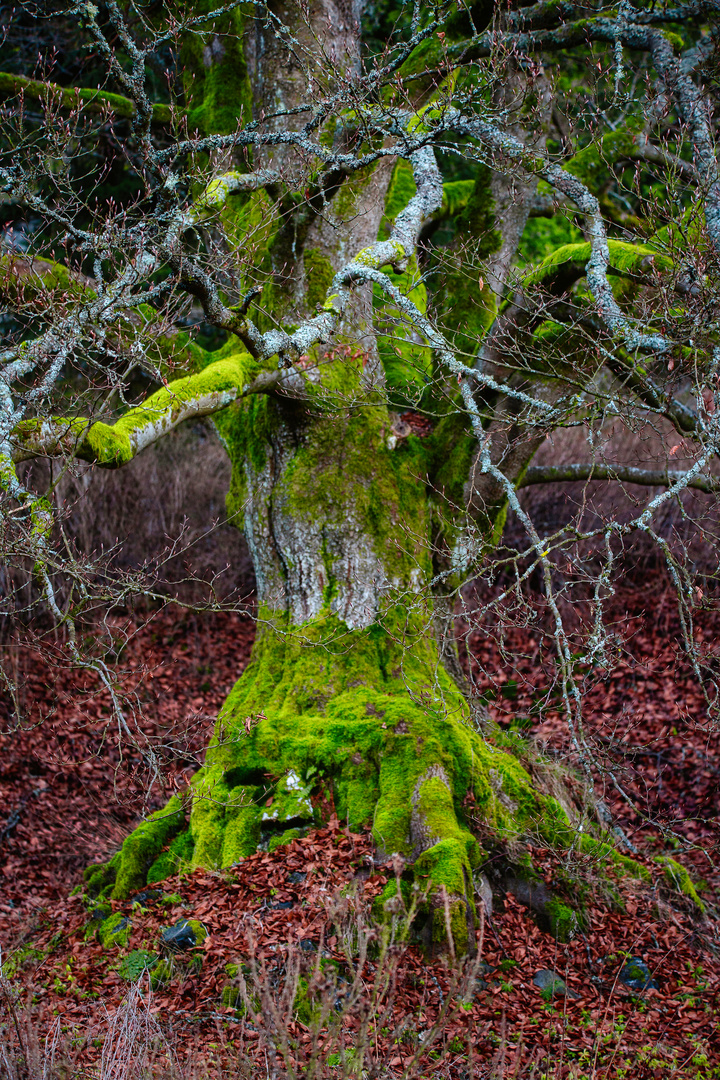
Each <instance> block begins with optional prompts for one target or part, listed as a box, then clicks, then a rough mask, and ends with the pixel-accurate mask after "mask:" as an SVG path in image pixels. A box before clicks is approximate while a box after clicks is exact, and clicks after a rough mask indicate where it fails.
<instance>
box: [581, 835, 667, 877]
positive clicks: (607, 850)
mask: <svg viewBox="0 0 720 1080" xmlns="http://www.w3.org/2000/svg"><path fill="white" fill-rule="evenodd" d="M578 848H579V850H580V851H581V852H583V854H585V855H590V856H591V857H592V858H593V860H594V861H595V862H596V863H598V865H600V866H603V865H604V866H607V867H608V868H609V867H612V868H614V869H615V870H616V871H619V872H620V874H623V875H626V876H628V877H634V878H637V879H638V880H640V881H650V880H651V875H650V871H649V870H648V868H647V867H646V866H643V864H642V863H640V862H637V860H636V859H631V858H629V857H628V856H627V855H621V854H620V852H619V851H618V850H617V849H616V848H615V847H614V846H613V845H612V844H609V843H607V842H603V841H601V840H597V839H596V838H595V837H593V836H589V835H588V834H587V833H583V834H582V835H581V836H580V838H579V840H578Z"/></svg>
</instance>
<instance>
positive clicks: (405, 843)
mask: <svg viewBox="0 0 720 1080" xmlns="http://www.w3.org/2000/svg"><path fill="white" fill-rule="evenodd" d="M330 370H332V371H333V374H334V376H335V378H336V373H335V369H334V368H331V369H330ZM341 370H342V375H343V382H344V384H345V386H344V391H345V395H350V391H351V389H353V388H354V391H355V393H354V395H352V396H353V399H354V402H355V406H354V407H353V408H352V409H350V408H345V407H342V406H338V407H337V409H336V410H335V411H331V412H328V411H327V408H326V407H325V408H321V407H320V406H319V405H318V406H317V408H316V407H315V403H313V402H312V401H305V402H303V403H302V404H298V403H295V402H273V401H271V400H270V399H267V398H262V399H258V398H255V399H252V401H251V403H250V404H248V403H245V402H243V403H238V404H237V405H235V406H232V407H231V408H230V409H228V410H226V412H225V413H224V414H223V415H222V417H221V418H220V419H219V421H218V426H219V429H220V432H221V435H222V436H223V438H224V440H225V443H226V445H227V447H228V449H229V452H230V455H231V457H232V459H233V466H234V472H233V491H232V496H231V498H232V504H233V505H234V506H236V507H237V512H238V515H240V514H242V515H243V525H244V529H245V532H246V535H247V537H248V541H249V544H250V550H251V552H252V555H253V559H254V563H255V568H256V573H257V582H258V594H259V595H258V600H259V625H258V636H257V641H256V643H255V646H254V650H253V654H252V659H251V662H250V664H249V666H248V668H247V670H246V671H245V673H244V674H243V676H242V677H241V679H240V680H239V682H238V683H237V685H236V686H235V687H234V689H233V690H232V692H231V694H230V696H229V698H228V700H227V703H226V705H225V707H224V708H223V710H222V712H221V714H220V717H219V719H218V724H217V727H216V731H215V735H214V737H213V740H212V743H211V746H210V747H209V749H208V752H207V758H206V764H205V767H204V768H203V769H202V770H201V771H200V772H199V773H198V774H197V775H196V776H195V778H194V779H193V781H192V785H191V796H190V798H189V800H188V802H187V804H186V811H187V812H188V820H187V823H186V824H185V823H184V818H182V817H181V814H180V813H179V812H178V813H177V820H176V826H175V827H178V826H181V827H182V829H183V831H182V833H181V834H180V835H179V837H178V839H177V840H176V841H174V843H173V847H174V852H173V851H171V852H170V853H169V854H159V852H158V854H159V858H158V861H157V862H155V863H153V864H152V865H150V863H149V859H150V856H151V854H153V853H152V852H151V851H150V850H149V849H148V846H147V843H146V836H147V830H148V826H142V827H141V830H139V832H138V833H136V834H133V835H132V836H130V837H129V838H128V840H127V841H126V843H125V846H124V849H123V855H122V860H121V863H122V864H121V866H120V868H119V873H118V877H117V881H116V884H115V889H114V894H113V895H115V896H123V895H127V894H128V893H129V892H130V891H131V890H132V889H136V888H140V887H141V886H142V885H144V884H145V883H146V881H151V880H153V879H155V878H157V877H161V876H162V875H163V874H164V873H166V872H167V871H168V870H169V869H170V868H171V867H172V865H173V861H174V860H173V855H174V854H177V856H178V857H182V858H184V859H186V860H188V861H189V862H191V863H192V864H193V865H197V866H218V867H227V866H232V865H234V864H235V863H237V862H238V861H239V860H240V859H242V858H243V857H244V856H247V855H249V854H251V853H252V852H253V851H255V850H256V849H257V847H258V844H259V843H261V842H265V843H268V842H269V843H270V844H271V845H274V844H276V843H278V842H279V841H281V840H283V839H286V838H288V837H292V836H294V835H297V832H296V831H295V830H297V829H302V828H307V827H308V826H310V825H312V823H313V822H315V821H317V818H318V813H319V810H318V809H317V808H316V807H315V806H314V805H313V799H312V796H313V794H314V793H316V792H317V791H318V790H319V789H320V788H322V789H324V790H325V792H326V794H328V795H331V796H332V799H333V800H334V805H335V809H336V811H337V813H338V815H339V817H340V819H341V820H343V821H347V823H348V825H349V826H350V827H351V828H353V829H359V828H361V827H364V826H370V827H372V830H373V835H374V837H375V841H376V843H377V847H378V852H379V857H389V856H391V855H394V854H399V855H401V856H402V857H403V859H404V861H405V862H406V864H407V866H408V868H412V870H413V871H414V874H415V876H416V879H417V880H418V882H419V883H420V884H421V885H424V886H427V888H428V890H429V894H430V896H429V904H430V907H431V908H432V910H433V912H434V915H433V918H432V919H431V920H429V921H428V933H432V934H434V935H435V936H436V937H440V938H441V937H442V936H444V934H445V919H446V916H445V907H444V895H445V896H447V898H448V900H449V901H450V904H451V910H452V913H453V925H454V928H455V930H454V933H455V936H456V938H457V942H458V945H460V946H463V947H464V945H465V944H466V943H467V937H468V933H469V932H470V933H471V932H472V928H473V922H474V918H475V907H474V900H473V896H474V889H473V880H472V878H473V872H474V871H475V870H476V869H477V868H478V866H479V865H480V862H481V859H482V853H481V850H480V847H479V845H478V842H477V840H476V839H475V838H474V837H473V835H472V834H471V832H470V831H469V829H468V828H467V826H466V824H465V819H464V814H463V803H464V801H465V800H466V798H467V796H468V795H470V794H472V796H473V801H474V813H475V814H478V813H480V814H481V815H482V817H483V820H484V821H485V823H486V825H487V828H488V830H489V832H490V833H492V834H494V835H496V836H498V837H501V838H507V839H511V838H514V837H517V836H519V835H521V834H523V833H525V832H528V831H533V830H536V829H545V831H546V833H547V834H548V835H550V834H552V836H553V837H554V836H555V835H556V834H557V833H558V830H559V829H560V828H561V827H562V825H563V820H564V814H563V812H562V810H561V809H560V807H559V806H558V805H557V804H555V803H552V801H551V800H547V799H546V798H545V797H544V796H542V795H540V794H539V793H538V792H537V791H536V790H535V789H534V787H533V783H532V781H531V779H530V777H529V775H528V774H527V773H526V772H525V770H524V769H523V768H522V767H521V765H520V764H519V763H518V761H517V760H515V759H514V758H513V757H511V756H509V755H508V754H506V753H504V752H502V751H501V750H499V749H497V748H495V747H493V746H491V745H490V744H489V743H488V742H486V741H485V740H484V739H483V738H482V737H481V736H480V735H479V734H478V733H477V732H476V731H475V730H473V727H472V725H471V722H470V721H471V716H470V711H469V708H468V705H467V702H466V701H465V699H464V698H463V696H462V694H461V693H460V691H459V690H458V687H457V685H456V684H455V682H454V681H453V680H452V679H451V678H450V676H449V675H448V673H447V671H446V670H445V667H444V665H443V664H442V663H441V660H440V653H439V649H438V643H437V638H436V634H435V628H434V610H433V602H432V595H431V593H430V590H429V588H428V583H429V580H430V578H431V577H432V571H433V560H432V548H431V543H430V535H431V530H432V514H431V508H430V504H429V499H428V494H427V492H426V490H425V482H424V479H423V477H424V475H425V473H426V472H427V467H428V457H429V455H430V453H431V447H429V446H428V447H427V448H426V447H425V445H423V443H422V442H421V440H419V439H416V438H414V437H409V438H407V439H404V440H401V441H400V442H399V443H398V442H397V441H396V439H395V436H394V435H393V432H392V424H391V419H390V414H389V411H388V408H387V405H386V404H384V403H383V402H382V401H381V400H379V399H377V398H375V397H374V396H373V392H372V391H370V392H368V391H363V369H362V356H360V357H358V358H357V359H352V358H350V359H347V358H346V359H345V361H344V363H343V365H342V369H341ZM336 381H337V380H336ZM334 389H335V390H336V391H337V389H338V388H337V385H336V386H335V388H334ZM322 390H323V387H322V386H318V391H317V392H318V395H319V397H320V398H321V399H322V398H323V397H324V395H323V394H322ZM363 393H364V398H363ZM270 797H271V798H272V802H271V804H270V805H268V800H269V798H270ZM169 810H170V812H171V813H172V812H176V811H177V807H176V805H175V804H173V806H172V807H170V808H169ZM155 822H156V823H155V825H154V826H153V827H155V828H157V839H158V842H159V844H161V845H162V844H163V843H164V842H166V841H167V829H166V823H167V816H163V815H160V816H158V817H157V818H156V819H155Z"/></svg>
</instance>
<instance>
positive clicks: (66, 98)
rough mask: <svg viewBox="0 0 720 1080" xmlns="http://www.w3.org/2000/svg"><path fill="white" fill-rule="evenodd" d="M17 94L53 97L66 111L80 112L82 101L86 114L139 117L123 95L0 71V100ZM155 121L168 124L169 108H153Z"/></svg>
mask: <svg viewBox="0 0 720 1080" xmlns="http://www.w3.org/2000/svg"><path fill="white" fill-rule="evenodd" d="M18 94H23V95H24V97H26V98H32V99H34V100H35V101H46V100H47V99H48V98H50V99H51V100H53V101H59V102H60V104H61V105H62V107H63V108H64V109H77V107H78V103H79V102H82V103H83V106H84V111H85V112H89V113H101V112H105V111H106V110H110V111H111V112H113V113H114V114H115V116H118V117H123V118H125V119H128V120H131V119H133V118H134V117H135V114H136V110H135V103H134V102H133V101H131V100H130V98H126V97H122V95H121V94H113V93H109V92H108V91H107V90H98V89H96V88H95V87H78V88H75V87H69V88H68V87H62V86H58V85H57V84H56V83H46V82H40V81H38V80H37V79H28V78H25V76H24V75H11V74H8V73H7V72H0V97H14V96H16V95H18ZM152 118H153V121H154V122H155V123H161V124H167V123H169V122H170V118H171V115H170V106H169V105H161V104H158V105H153V114H152Z"/></svg>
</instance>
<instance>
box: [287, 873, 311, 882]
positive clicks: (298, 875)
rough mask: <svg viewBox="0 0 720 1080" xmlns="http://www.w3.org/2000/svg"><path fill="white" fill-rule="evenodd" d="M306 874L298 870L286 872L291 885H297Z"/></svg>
mask: <svg viewBox="0 0 720 1080" xmlns="http://www.w3.org/2000/svg"><path fill="white" fill-rule="evenodd" d="M306 877H307V874H304V873H302V872H301V871H300V870H293V871H292V873H290V874H288V881H289V882H290V884H291V885H299V884H300V882H301V881H304V880H305V878H306Z"/></svg>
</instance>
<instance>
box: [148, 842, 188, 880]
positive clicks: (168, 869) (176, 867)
mask: <svg viewBox="0 0 720 1080" xmlns="http://www.w3.org/2000/svg"><path fill="white" fill-rule="evenodd" d="M193 847H194V845H193V839H192V835H191V834H190V832H189V831H187V832H182V833H180V835H179V836H176V837H175V838H174V839H173V840H172V841H171V843H170V846H169V848H168V850H167V851H163V852H162V853H161V854H160V855H159V856H158V857H157V859H156V860H155V862H154V863H153V864H152V866H151V867H150V869H149V870H148V872H147V884H148V885H152V884H154V883H155V882H156V881H164V880H165V878H169V877H172V876H173V875H174V874H177V873H178V872H180V871H181V870H182V869H183V868H184V867H185V866H187V865H189V863H190V862H191V861H192V856H193Z"/></svg>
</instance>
